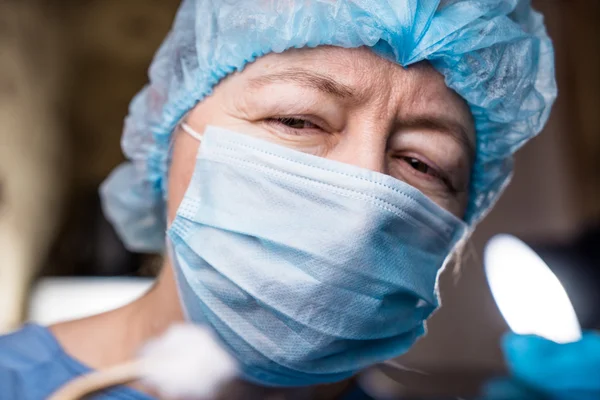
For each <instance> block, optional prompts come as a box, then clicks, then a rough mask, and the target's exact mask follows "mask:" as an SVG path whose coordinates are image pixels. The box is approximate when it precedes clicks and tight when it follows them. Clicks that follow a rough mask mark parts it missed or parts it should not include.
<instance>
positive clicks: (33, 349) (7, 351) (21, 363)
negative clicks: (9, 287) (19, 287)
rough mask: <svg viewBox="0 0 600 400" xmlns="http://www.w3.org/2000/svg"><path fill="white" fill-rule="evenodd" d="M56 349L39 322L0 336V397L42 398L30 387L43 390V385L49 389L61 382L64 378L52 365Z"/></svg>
mask: <svg viewBox="0 0 600 400" xmlns="http://www.w3.org/2000/svg"><path fill="white" fill-rule="evenodd" d="M59 351H60V347H59V346H58V344H57V342H56V340H55V339H54V338H53V336H52V334H51V333H50V332H49V331H48V330H47V328H45V327H42V326H39V325H35V324H27V325H25V326H24V327H22V328H21V329H19V330H18V331H15V332H12V333H9V334H7V335H4V336H0V400H4V399H6V400H8V399H17V398H18V399H30V398H42V397H36V394H34V393H33V392H31V390H34V391H37V390H44V387H45V386H46V385H49V387H48V388H46V389H47V390H51V389H54V386H56V385H57V384H60V383H62V381H63V380H64V379H65V378H66V377H65V376H56V372H58V371H56V370H55V368H53V365H54V363H55V361H56V360H57V358H60V357H59V354H58V353H59ZM59 375H63V374H59ZM53 378H54V379H53ZM53 381H54V382H53ZM30 392H31V393H30Z"/></svg>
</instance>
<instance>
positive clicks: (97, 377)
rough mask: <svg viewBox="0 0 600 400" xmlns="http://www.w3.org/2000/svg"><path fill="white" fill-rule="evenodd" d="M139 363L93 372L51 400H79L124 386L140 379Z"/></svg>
mask: <svg viewBox="0 0 600 400" xmlns="http://www.w3.org/2000/svg"><path fill="white" fill-rule="evenodd" d="M139 374H140V368H139V363H137V362H131V363H127V364H121V365H117V366H116V367H113V368H110V369H107V370H105V371H98V372H92V373H89V374H87V375H83V376H81V377H79V378H76V379H74V380H72V381H70V382H68V383H66V384H65V385H64V386H63V387H61V388H60V389H59V390H58V391H56V392H55V393H54V394H53V395H52V396H50V398H49V400H77V399H81V398H82V397H83V396H86V395H88V394H91V393H94V392H97V391H99V390H102V389H107V388H110V387H113V386H117V385H124V384H127V383H130V382H133V381H135V380H137V379H139V377H140V376H139Z"/></svg>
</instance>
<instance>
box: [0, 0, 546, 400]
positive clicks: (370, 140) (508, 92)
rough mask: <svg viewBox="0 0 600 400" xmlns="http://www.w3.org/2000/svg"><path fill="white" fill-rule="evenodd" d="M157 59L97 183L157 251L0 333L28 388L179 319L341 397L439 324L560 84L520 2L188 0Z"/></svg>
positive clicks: (286, 376)
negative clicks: (107, 306)
mask: <svg viewBox="0 0 600 400" xmlns="http://www.w3.org/2000/svg"><path fill="white" fill-rule="evenodd" d="M150 78H151V82H150V84H149V85H148V86H147V87H146V88H145V89H144V90H143V91H142V92H141V93H140V94H139V95H138V96H137V97H136V98H135V99H134V101H133V102H132V105H131V109H130V115H129V118H128V119H127V121H126V126H125V135H124V140H123V144H124V150H125V153H126V154H127V156H128V157H129V158H130V159H131V163H130V164H126V165H125V166H122V167H120V168H119V169H117V171H115V173H114V174H113V175H112V176H111V177H110V178H109V179H108V181H107V182H106V183H105V185H104V186H103V188H102V193H103V197H104V205H105V211H106V213H107V215H108V217H109V218H110V219H111V221H112V222H113V223H114V224H115V227H116V228H117V231H118V232H119V233H120V235H121V236H122V238H123V240H124V241H125V243H127V245H128V246H129V247H130V248H131V249H134V250H142V251H144V250H150V251H156V250H161V249H163V247H164V245H165V243H166V245H167V246H166V248H167V253H168V257H166V258H165V265H164V267H163V270H162V272H161V274H160V276H159V278H158V279H157V282H156V285H155V286H154V288H153V289H152V290H151V291H150V292H149V293H148V294H147V295H146V296H144V297H143V298H141V299H139V300H138V301H136V302H134V303H132V304H130V305H128V306H126V307H124V308H121V309H119V310H116V311H113V312H109V313H106V314H103V315H99V316H95V317H92V318H88V319H84V320H78V321H72V322H67V323H63V324H59V325H55V326H52V327H50V329H49V330H47V329H45V328H41V327H37V326H32V325H30V326H28V327H25V328H24V329H23V330H22V331H20V332H18V333H16V334H14V335H12V336H9V337H6V338H4V339H2V340H1V341H0V351H3V352H5V353H6V354H8V357H6V359H9V361H7V362H4V364H3V362H0V382H2V383H4V382H7V383H6V384H5V386H4V387H8V388H9V389H7V390H8V391H10V390H12V391H13V392H12V393H22V397H23V398H43V397H44V396H47V395H48V394H49V393H51V392H52V391H53V390H55V389H56V388H57V387H58V386H60V385H61V384H63V383H64V382H66V381H68V380H70V379H73V378H74V377H75V376H77V375H78V374H81V373H84V372H86V371H88V370H89V369H90V368H92V369H100V368H106V367H110V366H113V365H116V364H118V363H120V362H124V361H127V360H130V359H131V358H133V357H134V356H135V354H136V352H137V351H138V349H139V347H140V346H141V345H142V344H143V343H145V342H146V341H148V340H149V339H151V338H153V337H156V336H157V335H160V334H161V333H162V332H164V331H165V329H166V328H168V327H169V326H170V325H172V324H174V323H176V322H179V321H183V320H188V321H192V322H194V323H198V324H205V325H208V326H210V327H212V328H214V330H215V331H216V332H217V333H218V335H219V337H220V339H221V340H222V344H223V345H224V347H225V348H226V349H227V350H228V351H229V352H230V353H231V354H232V355H234V356H235V357H236V358H237V360H238V361H239V363H240V368H241V376H242V378H244V379H245V380H247V381H250V382H252V383H256V384H260V385H265V386H280V387H298V386H303V387H317V389H316V392H315V394H314V395H315V396H317V394H318V395H319V396H321V398H331V399H333V398H340V396H342V395H343V393H344V392H345V390H346V389H347V384H346V382H347V379H348V378H350V377H352V376H353V375H354V374H355V373H356V372H358V371H360V370H361V369H363V368H365V367H368V366H370V365H373V364H376V363H379V362H382V361H384V360H387V359H390V358H393V357H396V356H398V355H400V354H402V353H403V352H405V351H406V350H407V349H408V348H409V347H410V346H411V345H412V343H414V341H415V340H416V339H417V338H418V337H419V336H421V335H422V334H423V333H424V332H425V324H424V321H425V320H426V319H427V317H428V316H429V315H430V314H431V313H432V312H433V311H434V310H435V308H436V307H437V306H438V299H437V291H436V285H437V276H438V274H439V272H440V270H441V269H442V268H443V267H444V266H445V264H446V263H447V262H448V260H449V259H450V258H451V256H452V255H454V254H455V253H456V250H457V248H459V243H461V242H462V241H464V240H465V239H466V237H467V236H468V235H469V233H470V232H471V231H472V229H473V228H474V226H475V225H476V223H477V222H478V221H479V220H480V219H481V218H482V217H483V216H484V214H485V213H486V212H487V211H488V210H489V208H490V207H491V206H492V205H493V203H494V202H495V201H496V199H497V197H498V195H499V194H500V192H501V191H502V189H503V188H504V187H505V185H506V183H507V182H508V178H509V176H510V173H511V169H512V154H513V152H514V151H516V149H517V148H518V147H520V146H521V145H522V144H523V143H524V142H525V141H526V140H527V139H529V138H531V137H532V136H534V135H535V134H537V133H538V132H539V131H540V130H541V128H542V127H543V125H544V123H545V122H546V120H547V117H548V113H549V111H550V107H551V104H552V102H553V100H554V98H555V95H556V88H555V82H554V75H553V51H552V46H551V42H550V40H549V38H548V37H547V35H546V33H545V30H544V27H543V24H542V22H541V17H540V16H539V15H538V14H536V13H535V12H533V11H532V10H531V9H530V7H529V5H528V2H527V1H522V2H518V1H502V0H497V1H490V0H486V1H483V0H482V1H472V0H470V1H442V2H440V1H419V2H414V1H409V0H405V1H379V2H371V1H368V0H354V1H342V0H340V1H332V0H327V1H326V0H315V1H308V2H303V1H290V0H280V1H277V0H270V1H256V0H252V1H250V0H248V1H246V0H240V1H231V0H227V1H226V0H222V1H209V0H188V1H184V2H183V3H182V5H181V8H180V11H179V14H178V16H177V19H176V22H175V25H174V28H173V30H172V32H171V33H170V35H169V36H168V37H167V39H166V41H165V43H164V44H163V46H162V47H161V49H160V50H159V52H158V53H157V55H156V58H155V60H154V63H153V65H152V67H151V70H150ZM166 229H167V236H166V240H165V234H164V232H165V230H166ZM34 347H35V348H36V351H32V350H31V349H32V348H34ZM15 359H18V360H19V362H15V361H14V360H15ZM10 360H13V361H12V362H11V361H10ZM7 376H12V377H13V378H14V377H17V378H14V379H12V380H11V379H9V378H6V377H7ZM41 376H43V380H42V379H41V378H40V377H41ZM2 379H3V380H2ZM32 382H35V384H33V383H32ZM340 382H341V383H340ZM332 383H335V385H328V386H320V385H324V384H332ZM19 391H21V392H19ZM149 396H150V393H149V392H147V390H146V389H145V388H143V387H133V388H131V387H127V388H125V387H123V388H118V389H116V390H115V391H113V392H111V393H109V394H106V395H105V397H104V398H111V399H112V398H135V399H147V398H150V397H149ZM16 398H19V397H18V395H17V397H16Z"/></svg>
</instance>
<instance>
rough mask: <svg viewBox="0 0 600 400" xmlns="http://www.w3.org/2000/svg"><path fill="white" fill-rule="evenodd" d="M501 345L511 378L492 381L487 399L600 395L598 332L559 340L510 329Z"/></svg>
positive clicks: (580, 399)
mask: <svg viewBox="0 0 600 400" xmlns="http://www.w3.org/2000/svg"><path fill="white" fill-rule="evenodd" d="M502 345H503V350H504V355H505V357H506V362H507V364H508V368H509V370H510V372H511V374H512V376H513V378H514V379H513V380H511V381H507V380H503V381H495V382H492V383H491V384H490V385H488V387H487V388H486V399H519V400H521V399H552V400H588V399H590V400H591V399H600V335H599V334H597V333H591V332H590V333H586V334H585V335H584V336H583V338H582V339H581V340H580V341H578V342H576V343H569V344H558V343H555V342H552V341H549V340H546V339H543V338H541V337H538V336H520V335H516V334H512V333H511V334H508V335H507V336H506V337H505V338H504V340H503V344H502Z"/></svg>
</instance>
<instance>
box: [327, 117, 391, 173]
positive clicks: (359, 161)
mask: <svg viewBox="0 0 600 400" xmlns="http://www.w3.org/2000/svg"><path fill="white" fill-rule="evenodd" d="M388 132H389V128H388V127H387V126H384V124H381V123H378V124H368V125H363V126H362V127H356V128H353V129H351V130H349V131H348V132H346V134H345V135H344V136H343V139H342V140H341V141H340V142H338V145H337V146H336V148H335V150H334V153H335V154H330V157H331V158H335V159H336V160H337V161H341V162H344V163H346V164H351V165H354V166H357V167H360V168H365V169H368V170H371V171H375V172H381V173H386V171H387V165H386V160H387V155H386V153H387V141H388V136H389V133H388Z"/></svg>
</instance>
